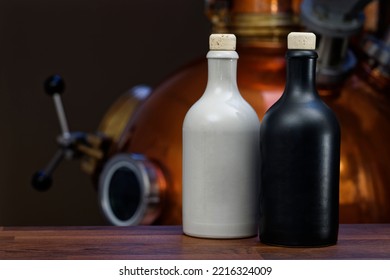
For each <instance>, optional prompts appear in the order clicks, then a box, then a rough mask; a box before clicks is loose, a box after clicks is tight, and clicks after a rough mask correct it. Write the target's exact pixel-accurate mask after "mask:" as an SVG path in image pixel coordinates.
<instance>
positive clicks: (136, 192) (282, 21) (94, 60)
mask: <svg viewBox="0 0 390 280" xmlns="http://www.w3.org/2000/svg"><path fill="white" fill-rule="evenodd" d="M301 2H302V1H301V0H206V1H202V0H186V1H182V0H181V1H180V0H169V1H166V0H165V1H163V0H159V1H157V0H144V1H128V0H110V1H108V0H83V1H76V0H56V1H49V0H1V1H0V122H1V123H0V125H1V128H2V129H1V133H2V134H1V135H2V137H0V168H1V169H0V225H5V226H18V225H105V224H117V225H130V224H138V223H144V224H150V223H157V224H159V223H161V224H179V223H181V125H182V121H183V118H184V115H185V113H186V112H187V110H188V109H189V107H190V106H191V105H192V104H193V103H194V102H195V101H196V100H197V99H198V98H199V97H200V95H201V94H202V93H203V91H204V88H205V85H206V80H207V64H206V59H205V55H206V53H207V51H208V37H209V35H210V33H211V32H218V33H223V32H231V33H234V34H236V36H237V43H238V45H237V51H238V53H239V55H240V60H239V64H238V85H239V88H240V91H241V93H242V95H243V96H244V98H246V99H247V101H248V102H249V103H250V104H251V105H252V106H253V107H254V108H255V110H256V112H257V113H258V116H259V118H260V119H261V118H262V116H263V115H264V113H265V111H266V110H267V109H268V108H269V107H270V106H271V105H272V104H273V103H274V102H275V101H276V100H277V99H278V98H279V96H280V95H281V93H282V91H283V88H284V79H285V59H284V54H285V48H286V46H285V38H286V35H287V34H288V32H290V31H298V30H309V31H313V32H315V33H316V35H317V39H318V42H319V43H318V47H317V51H318V53H319V60H318V67H317V68H318V70H319V71H318V72H317V86H318V89H319V91H320V95H321V96H322V98H323V100H324V101H325V102H326V103H327V104H328V105H329V106H330V107H331V108H332V109H333V110H334V111H335V112H336V114H337V116H338V118H339V121H340V123H341V128H342V143H341V144H342V145H341V162H340V172H341V176H340V206H341V208H340V217H341V219H340V221H341V222H342V223H360V222H365V223H366V222H376V223H380V222H390V187H389V186H390V172H388V166H390V145H389V143H390V99H389V96H388V92H389V91H390V33H389V32H388V27H389V23H390V4H389V1H387V0H374V1H365V0H344V1H339V0H337V1H336V0H304V2H305V6H301ZM368 2H371V3H370V4H368ZM367 4H368V5H367ZM302 7H304V9H302ZM363 14H365V15H366V17H365V19H364V17H363ZM301 15H303V16H301ZM301 21H302V22H301ZM178 70H179V71H178ZM52 74H59V75H61V76H62V77H63V79H64V80H65V84H66V86H65V87H66V88H65V92H64V94H63V95H62V101H63V105H64V108H65V113H66V116H67V120H68V124H69V128H70V130H71V131H82V132H88V133H93V132H95V131H97V130H99V131H101V132H103V133H104V135H105V136H107V139H106V138H104V137H101V135H100V136H97V137H92V138H88V139H87V140H86V142H87V143H78V142H77V143H76V144H82V145H84V144H85V145H84V146H83V150H78V152H81V153H82V154H85V155H86V157H84V158H83V159H82V160H74V161H67V160H64V161H62V163H61V164H60V165H59V167H58V168H57V169H56V170H55V172H54V173H53V184H52V186H51V188H50V189H49V190H48V191H46V192H39V191H37V190H34V189H33V188H32V187H31V176H32V174H33V173H34V172H35V171H37V170H39V169H42V168H44V167H45V166H46V165H47V164H48V162H49V161H50V159H51V158H52V157H53V155H54V153H55V151H56V150H57V149H58V146H59V144H58V142H57V137H58V136H59V135H60V134H61V129H60V126H59V122H58V118H57V115H56V110H55V107H54V105H53V100H52V99H51V97H49V96H48V95H47V94H45V92H44V89H43V82H44V81H45V80H46V78H47V77H48V76H50V75H52ZM140 84H145V85H148V86H150V87H152V88H153V91H152V94H151V95H150V97H149V98H147V99H146V98H143V97H140V96H141V95H136V94H135V95H134V91H132V92H130V93H127V94H125V93H126V92H128V91H129V89H131V88H133V87H134V86H137V85H140ZM124 94H125V95H124ZM95 136H96V135H95ZM106 140H108V144H107V143H106V142H105V141H106ZM106 144H107V145H106ZM82 145H81V146H82ZM74 147H79V146H78V145H74V146H72V148H74ZM67 148H69V147H67ZM77 149H79V148H77ZM80 149H81V148H80ZM134 153H137V154H142V156H139V155H137V156H134ZM117 155H119V157H117ZM100 156H101V157H100ZM118 164H119V165H118ZM118 166H121V168H119V169H116V168H117V167H118ZM82 170H83V171H85V172H86V173H87V174H86V173H85V172H83V171H82ZM99 178H103V179H104V180H103V181H104V182H105V183H104V184H102V185H98V184H97V182H98V180H99ZM144 179H145V180H144ZM102 189H103V190H104V191H103V192H100V191H99V190H102ZM144 192H145V193H147V195H146V196H145V197H146V198H144V196H142V195H140V194H143V193H144ZM102 193H103V194H104V195H105V196H104V195H102ZM102 197H103V198H104V199H101V198H102ZM101 201H103V202H104V203H103V204H102V202H101ZM104 217H105V218H104ZM107 220H110V221H107Z"/></svg>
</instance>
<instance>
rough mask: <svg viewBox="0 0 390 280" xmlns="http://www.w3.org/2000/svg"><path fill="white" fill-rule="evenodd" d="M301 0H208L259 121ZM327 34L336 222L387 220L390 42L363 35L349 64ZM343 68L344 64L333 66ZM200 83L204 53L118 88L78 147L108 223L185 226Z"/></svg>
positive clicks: (278, 76) (277, 82) (280, 73)
mask: <svg viewBox="0 0 390 280" xmlns="http://www.w3.org/2000/svg"><path fill="white" fill-rule="evenodd" d="M310 2H311V1H310ZM318 2H324V1H318ZM325 2H326V1H325ZM342 2H347V1H342ZM366 2H368V1H366ZM300 4H301V1H300V0H297V1H295V0H294V1H293V0H240V1H234V0H233V1H228V0H208V1H206V13H207V15H208V16H209V18H210V20H211V22H212V24H213V29H214V30H213V32H214V33H226V32H230V33H234V34H236V36H237V39H238V40H237V51H238V53H239V55H240V59H239V61H238V77H237V78H238V85H239V88H240V91H241V93H242V95H243V97H244V98H245V99H246V100H247V101H248V102H249V103H250V104H251V106H252V107H253V108H254V109H255V110H256V112H257V114H258V116H259V118H260V120H261V119H262V117H263V115H264V113H265V111H266V110H267V109H268V108H269V107H270V106H271V105H272V104H273V103H274V102H275V101H276V100H277V99H278V98H279V97H280V95H281V93H282V91H283V89H284V85H285V58H284V54H285V48H286V44H285V38H286V36H287V34H288V33H289V32H290V31H297V30H300V29H302V26H301V25H300V21H299V18H298V14H299V13H300ZM320 4H323V3H320ZM324 5H325V6H326V4H324ZM325 6H324V7H325ZM302 7H303V6H302ZM348 8H349V7H348ZM310 12H312V11H310ZM309 29H310V28H309ZM328 37H329V38H328ZM328 37H327V36H326V34H325V35H323V36H322V45H320V48H321V47H322V48H323V51H322V52H321V51H319V53H320V56H321V54H323V57H327V56H326V55H327V54H329V50H332V51H334V50H336V51H337V52H336V54H337V53H338V54H339V55H336V58H335V56H334V55H332V56H329V59H324V61H323V62H322V65H324V67H322V68H321V67H320V69H322V70H323V72H322V73H325V75H323V76H320V75H319V79H318V80H319V82H321V81H324V83H322V84H321V83H319V88H320V89H321V94H322V96H323V99H324V100H325V101H326V102H327V104H328V105H329V106H330V107H331V108H332V109H333V110H334V111H335V112H336V114H337V116H338V118H339V121H340V123H341V127H342V143H341V164H340V172H341V178H340V180H341V181H340V222H341V223H360V222H390V203H389V202H390V172H387V169H388V166H389V164H390V145H389V143H390V106H389V105H390V104H389V102H390V101H389V98H390V97H389V96H388V94H387V91H388V90H389V87H390V82H389V73H390V71H388V70H389V68H388V65H390V63H389V61H387V60H385V59H383V57H385V55H384V54H387V52H386V51H387V48H386V47H385V44H380V43H378V41H375V40H369V39H366V40H365V44H364V45H363V47H362V48H361V47H360V46H359V49H360V50H361V51H360V53H359V60H358V61H359V62H358V63H357V66H355V64H354V63H352V64H351V60H350V59H352V61H354V60H353V59H354V58H353V56H351V54H350V52H348V51H347V50H348V48H347V46H348V44H347V43H348V40H346V39H345V38H341V39H340V38H336V39H335V40H333V39H332V38H331V36H328ZM327 38H328V39H327ZM379 49H380V50H379ZM340 50H342V51H340ZM349 64H351V65H349ZM340 68H341V69H344V70H345V69H347V71H344V72H342V73H340V72H337V71H336V70H337V69H340ZM329 69H330V71H328V70H329ZM335 69H336V70H335ZM335 71H336V72H335ZM329 73H330V74H329ZM332 73H333V74H334V73H338V75H332ZM327 74H329V75H330V76H329V75H327ZM329 77H331V78H329ZM335 77H336V78H335ZM329 80H331V81H332V83H328V82H329ZM206 81H207V61H206V59H205V58H200V59H199V60H197V61H194V62H193V63H192V64H191V65H189V66H187V67H185V68H183V69H180V70H179V71H178V72H176V73H175V74H173V75H172V76H171V77H170V78H169V79H167V80H166V81H164V82H162V83H161V84H160V85H159V86H158V87H157V88H155V89H154V90H153V92H152V93H151V94H150V96H149V95H147V96H146V95H144V96H142V95H139V94H138V95H137V94H136V93H135V92H130V93H128V94H126V95H124V96H122V97H121V98H120V99H119V100H118V101H117V102H115V103H114V104H113V106H112V107H111V109H110V110H109V111H108V112H107V114H106V115H105V117H104V118H103V121H102V123H101V124H100V126H99V128H98V131H99V133H98V134H97V135H89V136H90V137H89V138H88V139H92V140H91V141H89V140H88V141H84V144H83V145H79V146H81V147H82V146H84V150H83V151H82V153H83V154H84V155H86V156H84V157H83V160H82V168H83V170H84V171H86V172H87V173H88V174H90V175H91V176H92V178H93V180H94V182H95V184H96V186H97V189H98V192H99V200H100V206H101V208H102V210H103V213H104V215H105V216H106V218H107V219H108V221H109V222H110V223H112V224H114V225H134V224H152V223H155V224H181V195H182V194H181V184H182V174H181V170H182V123H183V120H184V116H185V114H186V112H187V110H188V109H189V108H190V106H191V105H192V104H193V103H194V102H195V101H196V100H197V99H198V98H199V97H200V95H201V94H202V93H203V91H204V88H205V87H206ZM334 81H336V82H334ZM102 135H104V136H102ZM77 141H78V140H76V142H77ZM68 146H69V145H68ZM68 146H66V147H65V148H68ZM73 146H74V145H73ZM76 146H77V145H76ZM85 146H86V147H85ZM47 169H48V170H49V171H51V168H47ZM48 173H50V172H48ZM42 178H43V177H42Z"/></svg>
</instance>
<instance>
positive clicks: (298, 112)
mask: <svg viewBox="0 0 390 280" xmlns="http://www.w3.org/2000/svg"><path fill="white" fill-rule="evenodd" d="M263 128H264V129H265V130H266V129H271V130H273V129H274V128H278V129H279V130H285V131H288V130H289V129H305V128H318V130H327V129H331V130H334V131H339V130H340V126H339V122H338V119H337V116H336V114H335V113H334V112H333V111H332V110H331V109H330V108H329V107H328V106H327V105H326V104H325V102H323V101H322V100H321V99H320V98H319V97H318V98H315V99H312V100H310V101H307V102H290V101H286V100H283V98H281V99H279V100H278V101H277V102H276V103H275V104H274V105H273V106H272V107H271V108H270V109H269V110H268V111H267V112H266V113H265V115H264V118H263V120H262V129H263Z"/></svg>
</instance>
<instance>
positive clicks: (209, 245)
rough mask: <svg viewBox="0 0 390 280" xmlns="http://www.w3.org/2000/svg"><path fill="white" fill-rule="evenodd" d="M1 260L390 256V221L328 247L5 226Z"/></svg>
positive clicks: (360, 228)
mask: <svg viewBox="0 0 390 280" xmlns="http://www.w3.org/2000/svg"><path fill="white" fill-rule="evenodd" d="M0 259H79V260H80V259H91V260H94V259H118V260H120V259H390V224H358V225H340V231H339V242H338V244H337V245H335V246H330V247H323V248H284V247H273V246H267V245H264V244H261V243H259V242H258V240H257V237H253V238H247V239H238V240H210V239H199V238H192V237H188V236H185V235H183V234H182V229H181V227H180V226H139V227H2V228H1V227H0Z"/></svg>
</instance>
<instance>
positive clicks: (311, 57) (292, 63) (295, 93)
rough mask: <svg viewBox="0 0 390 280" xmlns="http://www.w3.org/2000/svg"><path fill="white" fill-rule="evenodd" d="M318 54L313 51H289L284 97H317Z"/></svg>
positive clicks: (287, 54)
mask: <svg viewBox="0 0 390 280" xmlns="http://www.w3.org/2000/svg"><path fill="white" fill-rule="evenodd" d="M317 57H318V55H317V53H316V52H315V51H312V50H289V51H287V53H286V60H287V69H286V70H287V79H286V88H285V90H284V95H287V96H289V97H297V98H304V97H317V96H318V93H317V89H316V80H315V77H316V62H317Z"/></svg>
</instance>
